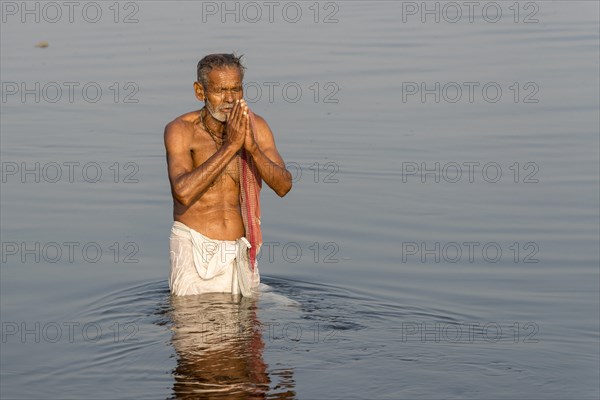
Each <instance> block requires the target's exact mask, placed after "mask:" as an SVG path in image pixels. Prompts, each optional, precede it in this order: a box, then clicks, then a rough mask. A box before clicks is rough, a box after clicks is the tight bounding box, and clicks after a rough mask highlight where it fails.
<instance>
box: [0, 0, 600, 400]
mask: <svg viewBox="0 0 600 400" xmlns="http://www.w3.org/2000/svg"><path fill="white" fill-rule="evenodd" d="M598 15H599V6H598V3H597V2H593V1H569V2H567V1H534V2H512V1H508V2H504V1H498V2H478V3H477V4H474V3H468V2H433V1H432V2H426V3H425V2H392V1H368V2H367V1H337V2H319V3H317V2H303V1H301V2H191V1H175V2H163V1H135V2H121V3H112V2H77V3H76V4H72V5H68V4H65V3H64V2H50V3H47V2H33V1H29V2H5V1H3V2H2V18H3V20H2V25H1V60H2V61H1V75H2V76H1V80H2V103H1V107H2V108H1V113H0V114H1V158H2V190H1V202H2V203H1V204H2V207H1V213H2V215H1V217H2V225H1V234H2V238H1V240H2V265H1V270H0V273H1V275H0V278H1V283H0V287H1V294H0V299H1V322H2V341H1V343H0V344H1V347H2V351H1V356H0V361H1V384H0V395H1V397H2V398H7V399H8V398H20V399H25V398H26V399H31V398H60V399H79V398H82V397H84V396H85V397H86V398H99V399H100V398H102V399H105V398H106V399H108V398H111V399H113V398H122V399H127V398H299V399H322V398H323V399H324V398H327V399H350V398H371V399H386V398H387V399H399V398H403V399H431V398H462V399H479V398H493V399H513V398H528V399H564V398H577V399H597V398H598V396H599V395H600V390H599V387H598V376H599V373H600V368H599V361H600V356H599V353H600V351H599V350H600V346H599V340H600V338H599V317H598V316H599V314H600V297H599V296H600V294H599V293H600V289H599V286H600V277H599V272H600V271H599V262H600V261H599V260H600V256H599V249H598V242H599V239H600V230H599V223H600V222H599V218H600V212H599V158H600V156H599V36H600V34H599V17H598ZM41 41H47V42H48V47H46V48H39V47H35V45H36V43H39V42H41ZM231 51H235V52H237V53H238V54H244V55H245V56H244V58H245V63H246V66H247V68H248V70H247V72H246V76H245V96H246V99H247V100H248V102H249V104H250V106H251V108H252V109H253V110H254V111H255V112H257V113H258V114H260V115H262V116H263V117H265V119H266V120H267V121H268V122H269V124H270V126H271V129H272V130H273V132H274V134H275V138H276V142H277V146H278V148H279V150H280V153H281V154H282V156H283V158H284V160H285V161H286V163H287V165H288V168H289V169H290V171H291V172H292V173H293V175H294V187H293V189H292V191H291V192H290V193H289V194H288V195H287V196H286V197H284V198H283V199H280V198H278V197H277V196H276V195H275V194H274V193H273V192H272V191H270V190H269V189H268V188H266V187H265V189H264V190H263V192H262V210H263V218H262V228H263V235H264V240H265V245H264V246H263V250H262V254H261V256H260V259H259V263H260V268H261V269H260V270H261V275H262V281H263V283H264V286H263V291H262V292H261V293H260V296H259V297H258V298H256V299H240V298H235V297H231V296H229V295H223V294H215V295H210V296H201V297H189V298H171V297H170V295H169V290H168V284H167V280H166V279H167V276H168V269H169V265H168V263H169V254H168V236H169V231H170V226H171V224H172V215H171V198H170V192H169V186H168V180H167V175H166V163H165V154H164V146H163V141H162V140H163V139H162V134H163V128H164V126H165V124H166V123H167V122H169V121H170V120H172V119H173V118H175V117H176V116H178V115H180V114H183V113H184V112H188V111H191V110H194V109H198V108H200V107H201V104H200V103H198V102H197V100H196V99H195V98H194V96H193V91H192V83H193V81H194V79H195V69H196V63H197V62H198V60H199V59H200V58H201V57H202V56H204V55H205V54H208V53H213V52H231Z"/></svg>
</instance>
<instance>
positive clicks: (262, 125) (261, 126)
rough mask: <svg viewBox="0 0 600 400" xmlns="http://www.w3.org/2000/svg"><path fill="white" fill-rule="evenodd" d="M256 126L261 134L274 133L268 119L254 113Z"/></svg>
mask: <svg viewBox="0 0 600 400" xmlns="http://www.w3.org/2000/svg"><path fill="white" fill-rule="evenodd" d="M254 126H255V128H256V129H257V130H258V134H259V135H261V134H262V135H264V134H268V135H272V132H271V128H270V127H269V124H267V121H266V120H265V119H264V118H263V117H261V116H260V115H258V114H256V113H254Z"/></svg>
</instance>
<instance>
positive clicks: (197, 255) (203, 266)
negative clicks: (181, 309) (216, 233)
mask: <svg viewBox="0 0 600 400" xmlns="http://www.w3.org/2000/svg"><path fill="white" fill-rule="evenodd" d="M169 248H170V259H171V272H170V275H169V288H170V290H171V293H172V294H173V295H175V296H186V295H194V294H202V293H216V292H219V293H233V294H242V295H243V296H246V297H250V296H252V294H253V291H254V290H256V289H257V287H258V285H259V283H260V275H259V272H258V267H257V266H256V265H255V266H254V268H253V267H252V265H251V264H250V258H249V254H248V253H249V251H248V250H249V249H250V248H251V244H250V242H249V241H248V240H247V239H246V238H245V237H241V238H239V239H238V240H214V239H210V238H208V237H206V236H204V235H202V234H201V233H200V232H197V231H195V230H193V229H191V228H189V227H188V226H186V225H185V224H183V223H181V222H179V221H175V222H174V223H173V227H172V228H171V236H170V238H169Z"/></svg>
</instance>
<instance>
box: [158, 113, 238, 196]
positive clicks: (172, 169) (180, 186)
mask: <svg viewBox="0 0 600 400" xmlns="http://www.w3.org/2000/svg"><path fill="white" fill-rule="evenodd" d="M231 113H232V114H231V119H232V124H228V126H227V128H226V129H227V130H228V131H227V138H226V140H225V142H224V143H223V146H221V148H220V149H219V150H218V151H217V152H216V153H215V154H213V155H212V156H211V157H210V158H209V159H208V160H206V161H205V162H204V163H202V165H200V166H198V167H197V168H195V169H194V162H193V159H192V155H191V154H190V141H191V138H190V135H189V134H186V132H185V129H186V127H185V126H184V125H183V122H181V121H173V122H171V123H169V124H168V125H167V126H166V127H165V148H166V151H167V166H168V172H169V181H170V182H171V188H172V190H173V196H174V197H175V198H176V199H177V201H179V202H180V203H181V204H183V205H184V206H186V207H187V206H189V205H191V204H193V203H194V202H195V201H196V200H197V199H198V198H199V197H200V196H201V195H202V193H204V192H205V191H206V189H208V187H209V186H210V185H211V184H212V182H213V181H214V180H215V179H216V178H217V177H218V176H219V175H220V174H221V172H222V171H223V169H224V168H225V167H226V166H227V164H228V163H229V162H230V161H231V159H232V158H233V157H234V156H235V154H236V153H237V151H238V150H239V149H240V148H241V147H242V146H243V144H244V138H245V132H246V131H247V130H249V118H248V116H247V115H243V113H242V111H241V105H238V104H236V105H235V106H234V107H233V110H232V112H231Z"/></svg>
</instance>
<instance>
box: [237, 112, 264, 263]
mask: <svg viewBox="0 0 600 400" xmlns="http://www.w3.org/2000/svg"><path fill="white" fill-rule="evenodd" d="M254 126H255V124H254V113H253V112H252V111H250V128H251V129H252V132H253V133H254V132H256V130H255V127H254ZM240 174H241V181H240V205H241V211H242V219H243V221H244V228H245V230H246V238H247V239H248V241H249V242H250V245H251V246H252V247H250V252H249V253H250V254H249V256H250V265H252V271H254V270H255V268H257V266H258V265H257V262H256V256H257V255H258V252H259V251H260V247H261V246H262V243H263V241H262V231H261V229H260V189H261V187H262V179H261V178H260V174H259V172H258V169H256V165H254V160H253V159H252V156H251V155H250V154H248V152H247V151H246V149H244V148H242V150H241V157H240Z"/></svg>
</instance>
